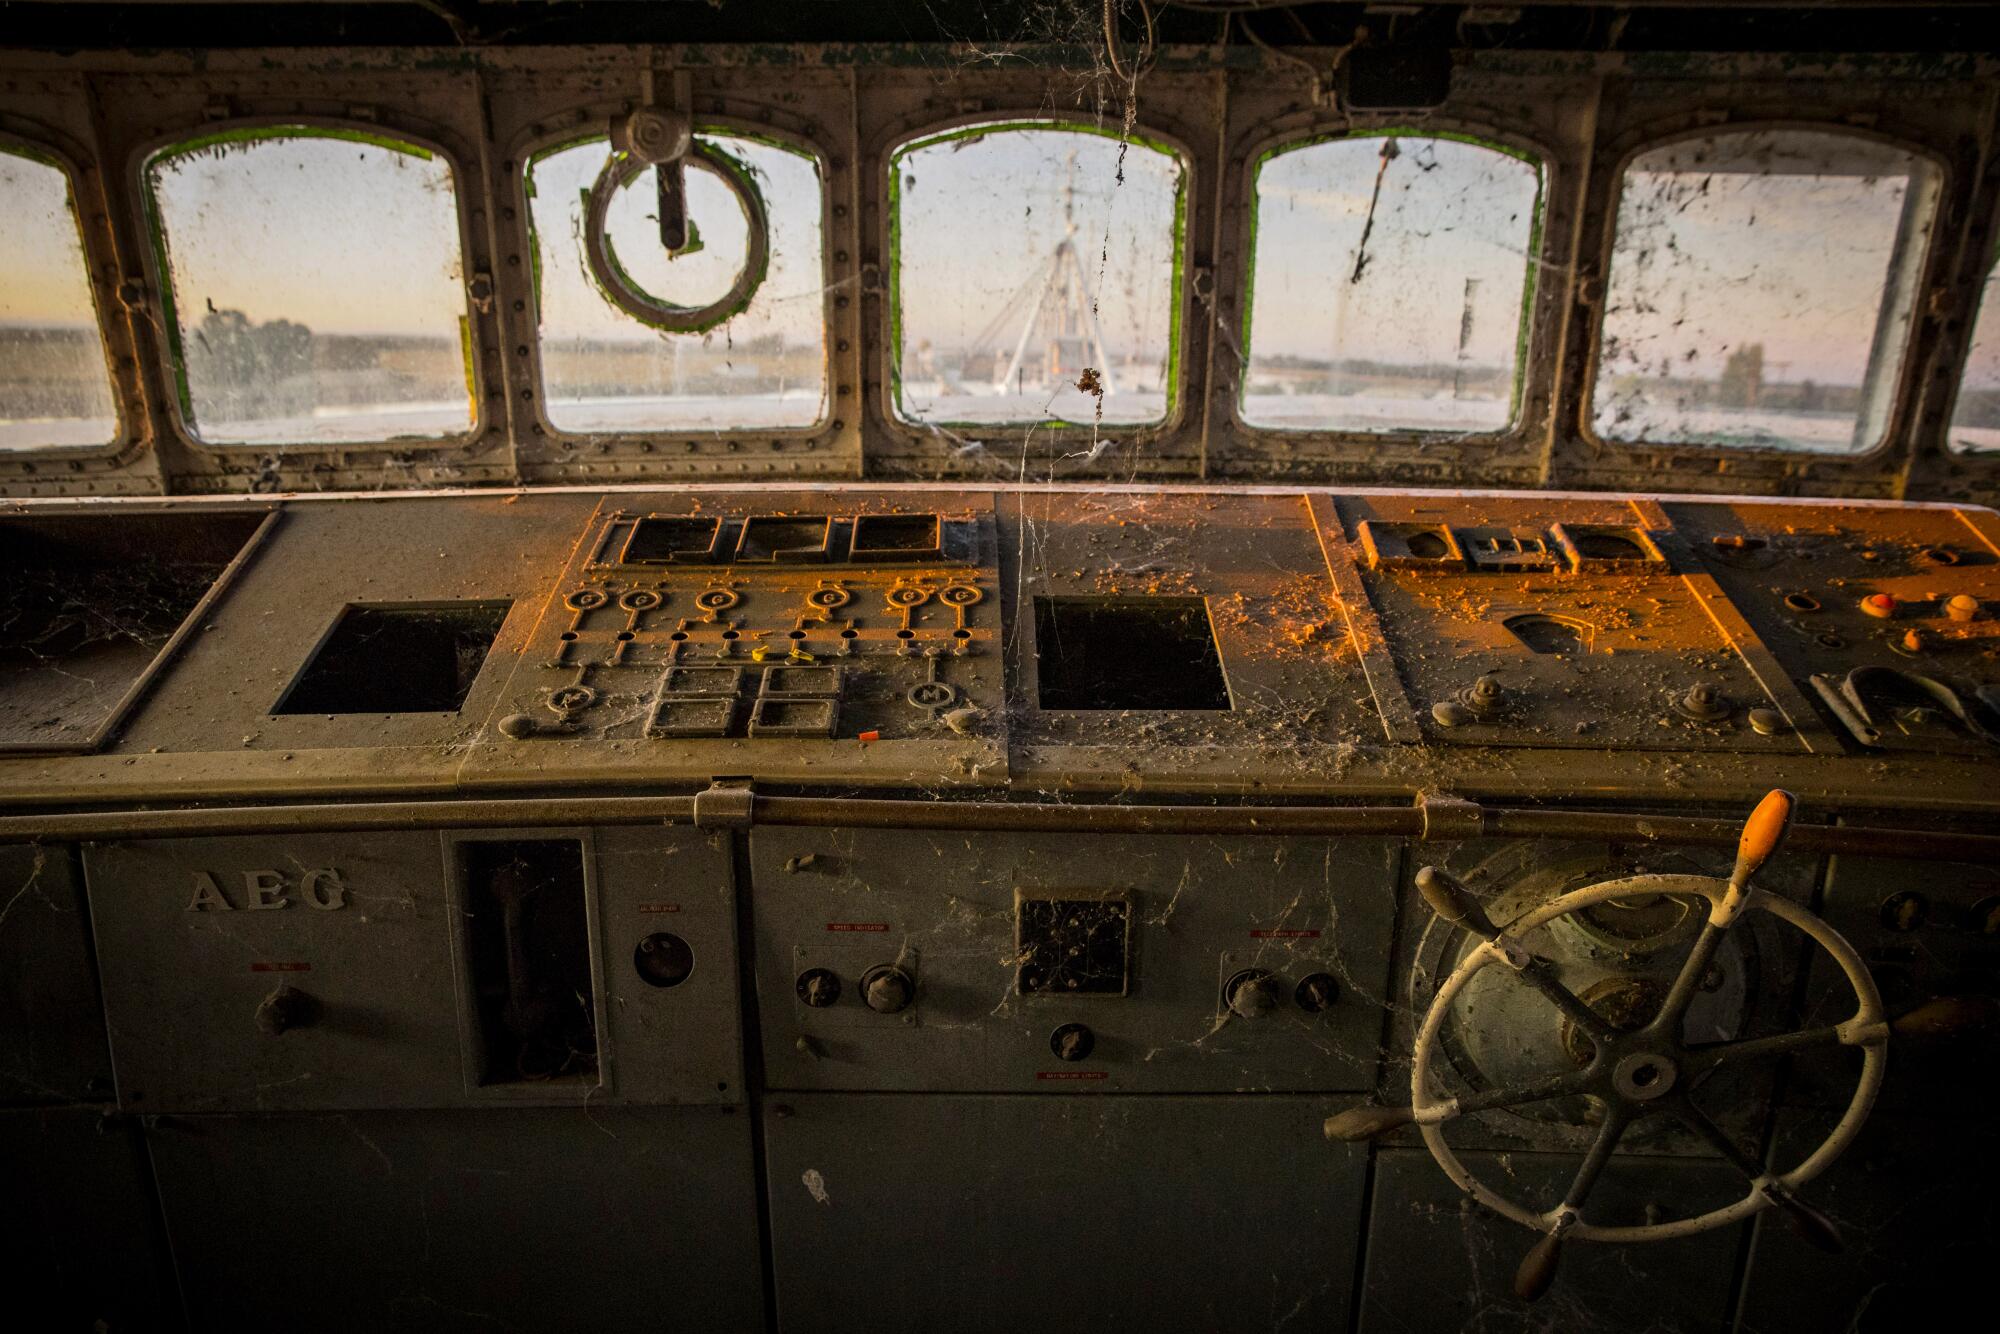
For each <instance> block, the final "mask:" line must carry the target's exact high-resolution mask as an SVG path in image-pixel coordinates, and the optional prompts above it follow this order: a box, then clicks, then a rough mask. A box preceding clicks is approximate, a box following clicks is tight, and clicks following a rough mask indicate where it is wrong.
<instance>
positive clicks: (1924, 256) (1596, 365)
mask: <svg viewBox="0 0 2000 1334" xmlns="http://www.w3.org/2000/svg"><path fill="white" fill-rule="evenodd" d="M1785 131H1793V132H1796V133H1800V134H1812V135H1818V136H1820V137H1822V138H1846V139H1854V140H1858V141H1860V142H1862V143H1872V144H1879V145H1881V146H1883V147H1885V148H1893V149H1895V150H1897V151H1899V152H1902V153H1907V154H1908V155H1909V156H1910V157H1912V158H1913V159H1915V160H1917V161H1919V162H1927V163H1929V164H1930V166H1931V169H1932V170H1933V171H1934V172H1936V173H1937V174H1936V177H1935V181H1936V191H1935V198H1934V200H1933V203H1932V207H1931V216H1930V219H1929V221H1928V223H1927V224H1926V226H1925V228H1924V239H1923V244H1922V248H1921V249H1920V250H1919V251H1918V252H1917V253H1916V254H1915V255H1914V256H1913V258H1914V259H1915V262H1916V281H1915V282H1914V283H1913V284H1912V290H1911V293H1910V307H1909V312H1908V319H1909V327H1908V329H1907V330H1906V331H1905V332H1904V334H1903V342H1902V357H1901V360H1900V363H1899V364H1898V366H1897V369H1896V374H1895V378H1894V381H1893V383H1892V384H1891V386H1890V395H1889V402H1888V405H1887V409H1886V411H1884V412H1883V414H1882V438H1881V440H1880V441H1879V442H1878V443H1876V444H1875V445H1872V446H1870V447H1869V448H1868V449H1865V450H1852V451H1841V452H1838V453H1834V452H1830V451H1829V452H1826V453H1821V452H1818V451H1814V450H1808V449H1787V448H1784V447H1782V446H1775V445H1774V446H1758V447H1750V446H1740V445H1704V444H1701V443H1700V442H1698V441H1674V440H1613V439H1610V438H1609V437H1606V436H1602V435H1599V434H1598V432H1597V430H1596V427H1595V426H1594V424H1593V422H1592V418H1593V417H1594V416H1595V415H1596V407H1597V395H1598V391H1599V384H1600V381H1601V379H1602V371H1603V366H1602V358H1603V354H1604V323H1605V317H1606V305H1607V301H1608V297H1609V291H1608V284H1609V282H1610V278H1611V261H1612V256H1613V254H1614V252H1615V251H1616V250H1617V246H1618V214H1619V211H1620V210H1621V209H1622V208H1623V206H1624V199H1625V188H1626V178H1627V177H1628V175H1629V174H1630V172H1631V168H1632V164H1633V162H1635V161H1637V160H1638V158H1639V157H1641V156H1642V155H1644V154H1646V153H1650V152H1653V151H1655V150H1657V149H1662V148H1671V147H1672V146H1674V145H1676V144H1685V143H1693V142H1695V141H1697V140H1701V139H1721V138H1725V137H1735V136H1748V135H1755V134H1772V133H1782V132H1785ZM1611 178H1612V182H1613V184H1612V192H1611V195H1610V197H1609V199H1607V200H1606V201H1605V208H1604V220H1605V227H1604V233H1603V236H1602V238H1601V242H1600V247H1599V249H1598V251H1597V268H1596V273H1597V275H1598V276H1597V282H1598V284H1599V296H1600V299H1599V300H1597V301H1595V302H1593V303H1592V311H1591V319H1590V322H1589V325H1588V327H1587V329H1586V331H1585V336H1586V345H1585V346H1584V347H1583V348H1582V349H1581V355H1582V357H1583V361H1584V367H1583V394H1582V397H1581V398H1580V399H1579V400H1578V402H1577V405H1576V407H1577V420H1576V430H1577V434H1578V436H1579V437H1580V438H1581V439H1582V440H1583V441H1584V442H1585V443H1586V444H1588V445H1589V446H1590V447H1592V448H1594V449H1601V450H1607V451H1620V452H1623V453H1627V454H1657V453H1660V452H1663V451H1664V452H1669V453H1680V454H1687V453H1694V454H1699V455H1701V456H1702V457H1704V458H1713V457H1715V456H1717V455H1721V456H1723V457H1725V458H1731V459H1734V458H1738V457H1741V458H1743V459H1745V460H1753V459H1754V460H1763V461H1785V460H1799V459H1810V460H1814V461H1816V462H1817V461H1820V460H1830V461H1837V462H1842V463H1850V464H1855V465H1858V466H1862V467H1866V466H1867V465H1869V464H1872V463H1877V462H1879V461H1881V459H1882V458H1883V457H1884V456H1885V455H1887V454H1889V453H1890V452H1892V450H1893V449H1894V448H1895V444H1896V441H1897V439H1898V437H1899V436H1901V435H1904V434H1906V432H1907V427H1908V417H1909V413H1910V410H1911V407H1912V398H1913V392H1912V391H1913V388H1914V381H1915V379H1916V376H1915V374H1913V371H1914V370H1915V368H1916V366H1917V364H1918V362H1919V357H1918V355H1917V353H1918V351H1919V344H1918V333H1919V329H1920V326H1921V324H1922V322H1923V315H1924V309H1923V307H1924V293H1925V292H1927V291H1929V290H1931V288H1932V286H1933V279H1934V277H1935V273H1936V270H1937V268H1938V267H1939V265H1940V264H1941V263H1942V261H1943V259H1944V254H1945V251H1946V250H1947V248H1948V247H1947V246H1946V245H1945V244H1944V243H1943V239H1942V237H1941V233H1942V232H1943V231H1944V230H1945V228H1946V225H1947V222H1948V219H1947V214H1946V202H1947V200H1948V199H1949V198H1950V197H1951V192H1952V188H1953V185H1954V183H1955V182H1954V181H1953V179H1952V168H1951V163H1950V162H1949V161H1948V160H1946V159H1945V157H1944V156H1943V155H1942V154H1939V153H1935V152H1933V151H1931V150H1930V149H1928V148H1926V147H1924V146H1923V145H1921V144H1918V143H1912V142H1909V141H1906V140H1903V139H1901V138H1898V137H1896V136H1893V135H1889V134H1882V133H1877V132H1875V131H1873V130H1868V129H1863V128H1860V127H1857V126H1853V125H1843V124H1834V123H1829V122H1824V121H1803V120H1794V119H1784V120H1756V121H1738V120H1730V121H1727V122H1725V123H1723V124H1720V125H1714V126H1700V127H1695V128H1691V129H1681V130H1677V131H1675V132H1673V133H1671V134H1665V135H1661V136H1658V137H1654V138H1648V139H1643V140H1640V141H1638V142H1636V143H1633V144H1632V145H1630V146H1629V147H1627V148H1625V150H1624V151H1623V152H1622V153H1620V155H1619V157H1618V160H1617V162H1616V164H1615V165H1614V166H1613V167H1612V169H1611ZM1910 184H1911V188H1913V189H1914V188H1916V187H1917V186H1918V185H1919V181H1918V180H1917V178H1916V177H1915V175H1914V174H1912V176H1911V180H1910ZM1895 258H1897V259H1900V258H1901V257H1900V256H1899V257H1895ZM1889 298H1890V292H1889V291H1888V289H1886V288H1885V289H1884V291H1883V294H1882V298H1881V300H1880V301H1878V303H1877V305H1876V309H1875V316H1876V318H1877V319H1880V318H1881V314H1882V311H1883V309H1884V306H1885V305H1886V303H1887V301H1888V300H1889ZM1940 443H1942V442H1940Z"/></svg>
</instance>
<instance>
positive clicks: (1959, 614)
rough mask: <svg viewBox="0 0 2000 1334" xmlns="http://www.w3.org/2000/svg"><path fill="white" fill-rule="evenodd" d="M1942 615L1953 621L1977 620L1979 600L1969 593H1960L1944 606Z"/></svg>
mask: <svg viewBox="0 0 2000 1334" xmlns="http://www.w3.org/2000/svg"><path fill="white" fill-rule="evenodd" d="M1944 614H1945V615H1947V616H1949V617H1951V619H1953V620H1954V621H1972V620H1977V619H1978V618H1979V599H1978V598H1976V597H1973V596H1972V595H1971V594H1970V593H1960V594H1957V595H1956V596H1954V597H1952V598H1951V599H1950V600H1949V601H1947V602H1946V603H1945V604H1944Z"/></svg>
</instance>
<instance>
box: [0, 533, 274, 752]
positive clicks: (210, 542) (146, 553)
mask: <svg viewBox="0 0 2000 1334" xmlns="http://www.w3.org/2000/svg"><path fill="white" fill-rule="evenodd" d="M269 517H270V516H269V515H268V514H267V513H266V512H265V511H262V510H255V511H238V512H234V513H216V512H214V511H209V512H192V513H190V512H183V513H136V514H127V513H120V514H34V515H14V516H9V517H7V518H4V519H0V570H4V571H5V578H4V580H0V752H6V751H43V750H47V751H61V750H72V751H75V750H89V749H92V748H93V747H95V746H96V745H97V744H98V743H99V742H101V741H102V740H103V738H104V737H105V736H106V735H107V734H108V733H109V732H110V730H111V728H112V727H114V726H115V725H116V724H117V723H118V721H119V720H120V718H121V717H122V716H123V715H124V713H125V711H126V710H127V709H128V708H129V707H130V706H131V704H132V703H133V702H134V701H135V700H136V699H137V698H138V694H139V692H140V691H141V690H142V689H143V688H144V687H145V684H146V682H147V681H149V680H150V679H151V678H152V676H153V674H154V673H155V672H157V671H158V670H159V668H160V667H161V665H162V664H163V663H165V662H166V660H167V658H168V657H169V656H170V655H171V653H172V651H173V649H174V647H175V646H176V645H177V644H178V643H179V642H180V640H181V639H182V638H183V637H184V636H185V635H186V634H187V633H188V631H189V630H190V629H191V628H192V624H193V617H194V614H195V612H196V610H197V609H198V608H200V607H202V605H203V604H204V602H205V601H206V600H207V599H209V598H211V597H212V596H213V595H214V592H215V590H216V589H218V588H219V586H220V585H221V583H222V580H223V578H224V576H225V575H226V574H227V573H228V572H229V571H230V570H231V569H232V567H233V566H234V565H235V564H236V562H238V561H239V560H241V559H242V556H243V553H244V552H245V551H246V550H248V548H249V546H250V544H251V542H252V540H253V539H254V538H255V537H256V536H257V533H258V531H259V529H260V528H261V527H262V525H263V524H264V523H265V522H266V521H267V519H268V518H269Z"/></svg>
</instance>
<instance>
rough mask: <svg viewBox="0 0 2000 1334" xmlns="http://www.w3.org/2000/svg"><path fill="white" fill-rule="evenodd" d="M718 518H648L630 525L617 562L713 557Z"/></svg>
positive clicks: (656, 562)
mask: <svg viewBox="0 0 2000 1334" xmlns="http://www.w3.org/2000/svg"><path fill="white" fill-rule="evenodd" d="M721 531H722V520H720V519H684V518H649V519H641V520H639V521H638V522H637V523H635V524H633V525H632V535H631V536H630V537H627V538H626V539H625V550H624V551H623V552H621V553H620V554H619V557H618V559H619V562H620V563H621V564H625V565H669V564H674V563H689V564H694V563H701V562H706V561H713V560H715V559H717V552H716V538H717V537H718V536H719V535H720V533H721Z"/></svg>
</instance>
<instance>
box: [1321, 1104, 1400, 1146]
mask: <svg viewBox="0 0 2000 1334" xmlns="http://www.w3.org/2000/svg"><path fill="white" fill-rule="evenodd" d="M1416 1119H1417V1114H1416V1112H1415V1110H1413V1109H1412V1108H1409V1107H1350V1108H1348V1109H1347V1110H1346V1111H1344V1112H1338V1113H1335V1114H1334V1115H1332V1116H1329V1117H1327V1118H1326V1126H1325V1130H1326V1137H1327V1138H1328V1139H1331V1140H1339V1141H1341V1142H1342V1143H1344V1144H1358V1143H1360V1142H1361V1141H1362V1140H1370V1139H1374V1138H1376V1137H1377V1136H1380V1135H1386V1134H1388V1133H1389V1132H1390V1131H1392V1130H1400V1129H1402V1128H1403V1127H1404V1126H1406V1125H1408V1124H1410V1122H1412V1121H1414V1120H1416Z"/></svg>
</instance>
